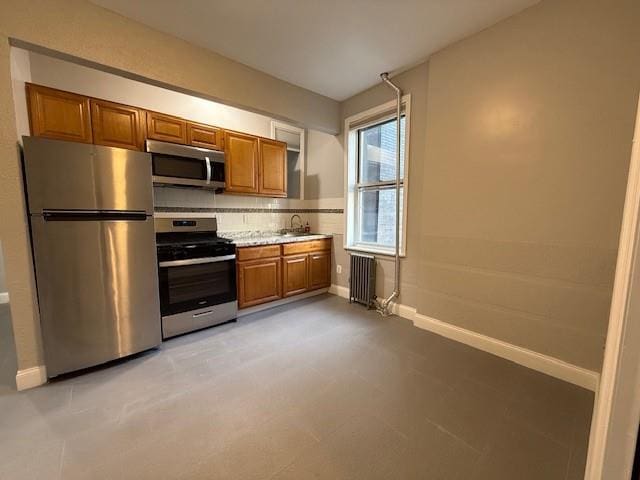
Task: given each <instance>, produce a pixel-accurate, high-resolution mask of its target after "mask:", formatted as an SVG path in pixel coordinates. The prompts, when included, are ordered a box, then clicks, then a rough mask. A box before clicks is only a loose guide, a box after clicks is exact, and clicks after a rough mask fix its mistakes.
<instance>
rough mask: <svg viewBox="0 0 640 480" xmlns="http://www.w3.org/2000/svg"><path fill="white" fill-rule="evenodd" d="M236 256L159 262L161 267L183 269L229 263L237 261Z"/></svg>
mask: <svg viewBox="0 0 640 480" xmlns="http://www.w3.org/2000/svg"><path fill="white" fill-rule="evenodd" d="M235 259H236V256H235V255H223V256H222V257H203V258H189V259H187V260H169V261H167V262H159V263H158V266H159V267H183V266H185V265H201V264H203V263H216V262H228V261H229V260H235Z"/></svg>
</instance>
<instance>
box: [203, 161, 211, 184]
mask: <svg viewBox="0 0 640 480" xmlns="http://www.w3.org/2000/svg"><path fill="white" fill-rule="evenodd" d="M204 163H205V164H206V166H207V185H209V184H210V183H211V160H209V157H204Z"/></svg>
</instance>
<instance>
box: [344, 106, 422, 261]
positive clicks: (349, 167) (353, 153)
mask: <svg viewBox="0 0 640 480" xmlns="http://www.w3.org/2000/svg"><path fill="white" fill-rule="evenodd" d="M402 113H403V116H404V117H405V126H404V177H403V179H402V181H401V185H402V190H403V199H402V205H401V207H402V209H401V211H402V218H401V232H400V256H401V257H405V256H406V237H407V216H408V215H407V206H408V199H409V158H410V153H409V150H410V144H411V142H410V135H411V95H409V94H407V95H403V97H402ZM395 116H396V102H395V101H394V100H392V101H389V102H386V103H384V104H382V105H378V106H376V107H373V108H370V109H368V110H365V111H363V112H360V113H357V114H355V115H352V116H350V117H348V118H346V119H345V123H344V132H345V135H344V142H345V145H344V146H345V148H344V152H345V157H344V168H345V176H344V178H345V208H344V212H345V215H344V221H345V230H344V231H345V235H344V242H343V247H344V248H345V250H353V251H360V252H366V253H373V254H378V255H388V256H393V255H395V248H394V247H390V248H388V247H384V246H381V245H380V244H378V243H367V242H358V241H357V238H358V226H359V204H358V192H359V191H361V190H367V189H369V190H371V188H373V189H374V190H378V191H379V190H381V189H382V188H390V184H391V185H392V186H391V188H394V187H395V180H392V181H391V182H387V181H385V182H373V183H371V182H369V183H362V184H359V183H358V180H359V169H360V138H359V137H360V130H363V129H365V128H367V127H371V126H374V125H379V124H382V123H384V122H385V121H389V120H392V119H394V118H395Z"/></svg>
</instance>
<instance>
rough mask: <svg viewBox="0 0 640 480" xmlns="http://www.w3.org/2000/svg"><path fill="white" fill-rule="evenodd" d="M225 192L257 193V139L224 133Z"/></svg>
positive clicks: (239, 134)
mask: <svg viewBox="0 0 640 480" xmlns="http://www.w3.org/2000/svg"><path fill="white" fill-rule="evenodd" d="M224 146H225V152H226V155H225V162H224V168H225V190H226V191H227V192H231V193H258V138H257V137H254V136H251V135H243V134H241V133H235V132H225V136H224Z"/></svg>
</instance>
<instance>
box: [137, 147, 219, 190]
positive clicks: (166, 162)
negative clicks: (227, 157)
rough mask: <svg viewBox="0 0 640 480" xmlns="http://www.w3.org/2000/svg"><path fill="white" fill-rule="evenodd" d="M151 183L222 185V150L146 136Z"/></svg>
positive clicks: (213, 186)
mask: <svg viewBox="0 0 640 480" xmlns="http://www.w3.org/2000/svg"><path fill="white" fill-rule="evenodd" d="M147 152H149V153H151V165H152V169H153V183H154V184H157V185H175V186H190V187H200V188H211V189H214V190H217V189H221V188H224V153H223V152H219V151H217V150H209V149H206V148H200V147H191V146H187V145H178V144H175V143H168V142H159V141H157V140H147Z"/></svg>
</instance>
